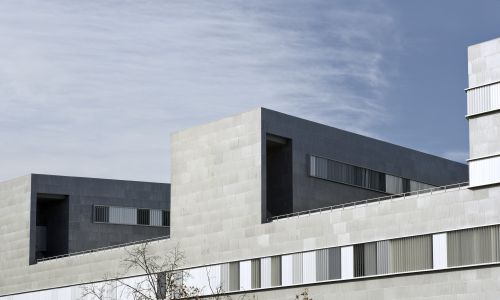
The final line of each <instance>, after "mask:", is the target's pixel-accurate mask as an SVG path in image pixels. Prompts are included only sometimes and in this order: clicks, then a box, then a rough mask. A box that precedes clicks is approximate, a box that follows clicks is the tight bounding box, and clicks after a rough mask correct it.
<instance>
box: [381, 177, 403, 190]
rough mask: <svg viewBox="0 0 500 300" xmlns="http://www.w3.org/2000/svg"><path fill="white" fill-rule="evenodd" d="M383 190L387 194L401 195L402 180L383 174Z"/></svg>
mask: <svg viewBox="0 0 500 300" xmlns="http://www.w3.org/2000/svg"><path fill="white" fill-rule="evenodd" d="M385 190H386V192H387V193H389V194H401V193H403V192H404V190H403V178H401V177H396V176H392V175H389V174H385Z"/></svg>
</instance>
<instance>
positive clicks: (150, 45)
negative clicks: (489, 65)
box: [0, 0, 500, 182]
mask: <svg viewBox="0 0 500 300" xmlns="http://www.w3.org/2000/svg"><path fill="white" fill-rule="evenodd" d="M498 11H500V0H475V1H456V0H440V1H430V0H428V1H400V0H366V1H363V0H361V1H347V0H346V1H337V0H325V1H321V0H312V1H294V0H286V1H272V0H265V1H264V0H261V1H201V0H200V1H194V0H193V1H186V0H179V1H174V0H168V1H167V0H86V1H79V0H44V1H41V0H0V180H7V179H10V178H13V177H17V176H22V175H25V174H29V173H43V174H59V175H69V176H88V177H100V178H114V179H126V180H139V181H157V182H168V181H169V180H170V149H169V142H170V133H172V132H175V131H178V130H182V129H183V128H188V127H191V126H195V125H199V124H203V123H206V122H209V121H213V120H216V119H220V118H223V117H226V116H230V115H234V114H238V113H240V112H244V111H247V110H251V109H254V108H257V107H267V108H270V109H274V110H278V111H281V112H284V113H288V114H292V115H295V116H298V117H302V118H306V119H310V120H313V121H317V122H321V123H325V124H327V125H330V126H334V127H338V128H341V129H345V130H349V131H353V132H357V133H360V134H364V135H368V136H371V137H375V138H378V139H382V140H385V141H388V142H391V143H395V144H399V145H402V146H406V147H410V148H413V149H417V150H420V151H424V152H427V153H431V154H434V155H439V156H444V157H447V158H449V159H452V160H456V161H460V162H465V160H466V159H467V157H468V132H467V122H466V120H465V118H464V116H465V114H466V98H465V93H464V89H465V88H466V87H467V46H469V45H472V44H476V43H479V42H483V41H486V40H489V39H493V38H497V37H500V18H499V17H498Z"/></svg>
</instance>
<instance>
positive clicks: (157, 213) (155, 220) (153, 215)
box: [149, 209, 163, 226]
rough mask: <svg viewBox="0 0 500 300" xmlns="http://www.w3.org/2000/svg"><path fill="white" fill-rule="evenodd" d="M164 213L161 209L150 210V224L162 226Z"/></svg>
mask: <svg viewBox="0 0 500 300" xmlns="http://www.w3.org/2000/svg"><path fill="white" fill-rule="evenodd" d="M162 215H163V212H162V211H161V209H151V210H150V219H149V225H152V226H161V225H162V222H161V221H162Z"/></svg>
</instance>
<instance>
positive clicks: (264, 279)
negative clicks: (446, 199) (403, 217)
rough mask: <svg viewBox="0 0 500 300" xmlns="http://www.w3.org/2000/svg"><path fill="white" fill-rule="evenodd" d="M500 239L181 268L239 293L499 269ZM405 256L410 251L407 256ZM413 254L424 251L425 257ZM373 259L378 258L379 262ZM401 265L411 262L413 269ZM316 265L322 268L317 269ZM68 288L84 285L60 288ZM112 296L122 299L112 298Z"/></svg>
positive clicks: (365, 247)
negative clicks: (436, 273) (371, 279)
mask: <svg viewBox="0 0 500 300" xmlns="http://www.w3.org/2000/svg"><path fill="white" fill-rule="evenodd" d="M431 239H432V240H431ZM499 241H500V225H492V226H482V227H475V228H467V229H461V230H455V231H450V232H441V233H435V234H427V235H420V236H412V237H404V238H398V239H392V240H383V241H375V242H368V243H362V244H356V245H351V246H342V247H333V248H323V249H318V250H312V251H306V252H298V253H291V254H284V255H276V256H271V257H262V258H254V259H249V260H244V261H233V262H228V263H223V264H217V265H209V266H205V267H199V268H191V269H184V270H179V271H175V272H187V275H189V276H187V279H186V282H185V285H186V286H191V287H199V288H200V291H201V292H202V293H204V294H205V295H210V294H211V292H210V291H209V290H208V288H207V287H215V288H217V287H222V292H223V293H225V294H237V293H246V292H248V291H261V290H269V289H277V288H288V287H295V286H302V285H311V284H327V283H334V282H339V283H340V282H348V281H352V280H363V279H369V278H385V277H392V276H402V275H413V274H424V273H428V272H436V271H437V272H439V271H453V270H462V269H467V268H480V267H493V266H494V267H498V266H500V263H499V259H500V242H499ZM391 244H392V245H391ZM429 248H431V252H429ZM394 250H395V252H394ZM422 250H423V251H422ZM419 252H420V253H419ZM402 254H408V255H406V257H404V256H402ZM412 254H413V255H420V258H416V257H414V256H412ZM383 257H392V263H391V260H388V262H389V263H388V264H387V267H385V266H384V264H385V263H386V260H384V259H383ZM422 258H423V259H422ZM373 260H376V264H374V263H373ZM431 261H432V262H431ZM381 265H382V266H381ZM312 266H315V267H312ZM401 266H409V267H410V269H407V268H406V267H401ZM314 268H316V270H315V271H316V272H313V271H314ZM349 270H350V271H349ZM375 270H376V272H375ZM207 274H209V275H210V276H207ZM133 278H140V276H139V277H129V279H131V280H132V279H133ZM209 280H210V281H209ZM159 282H162V281H159ZM68 288H80V287H79V286H73V287H64V288H59V289H68ZM53 290H54V291H56V290H58V289H53ZM75 292H78V290H75ZM37 293H40V292H31V293H23V294H18V295H11V296H10V297H16V296H19V297H25V296H33V297H35V296H36V294H37ZM0 299H1V297H0ZM13 299H14V300H16V299H17V298H13ZM23 299H25V298H23ZM36 299H38V298H36ZM109 299H119V298H114V297H111V296H110V298H109Z"/></svg>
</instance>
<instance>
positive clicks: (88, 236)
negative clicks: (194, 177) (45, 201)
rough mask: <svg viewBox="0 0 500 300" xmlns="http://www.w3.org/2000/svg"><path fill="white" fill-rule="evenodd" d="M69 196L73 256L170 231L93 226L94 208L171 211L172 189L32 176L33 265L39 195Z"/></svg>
mask: <svg viewBox="0 0 500 300" xmlns="http://www.w3.org/2000/svg"><path fill="white" fill-rule="evenodd" d="M37 193H43V194H59V195H68V196H69V233H68V251H69V253H72V252H78V251H83V250H88V249H95V248H99V247H105V246H110V245H116V244H122V243H127V242H133V241H138V240H145V239H149V238H154V237H160V236H166V235H168V234H169V228H166V227H153V226H137V225H118V224H99V223H93V220H92V208H93V205H111V206H126V207H137V208H153V209H166V210H168V209H169V208H170V185H169V184H165V183H150V182H135V181H124V180H109V179H98V178H81V177H66V176H53V175H39V174H33V175H32V202H33V203H32V205H31V220H32V222H31V233H32V239H31V241H32V243H31V261H32V262H33V263H34V257H35V256H34V255H35V241H36V239H35V236H36V235H35V229H36V228H35V224H36V223H35V217H36V204H35V202H36V194H37Z"/></svg>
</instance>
